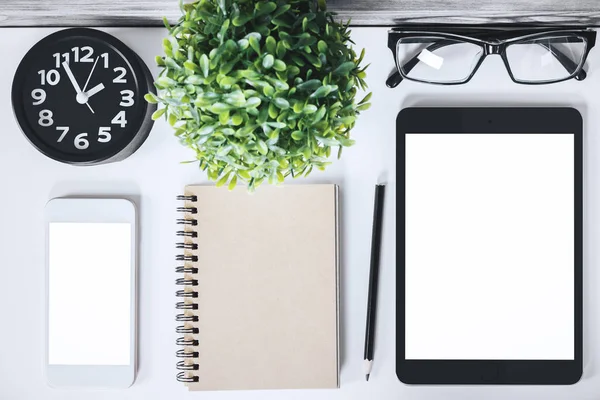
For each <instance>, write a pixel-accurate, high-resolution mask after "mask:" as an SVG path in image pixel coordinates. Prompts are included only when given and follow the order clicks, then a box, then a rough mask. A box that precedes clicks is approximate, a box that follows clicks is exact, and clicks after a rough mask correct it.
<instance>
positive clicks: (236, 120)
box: [231, 113, 244, 126]
mask: <svg viewBox="0 0 600 400" xmlns="http://www.w3.org/2000/svg"><path fill="white" fill-rule="evenodd" d="M242 122H244V117H242V116H241V115H240V114H237V113H236V114H233V117H231V124H232V125H233V126H240V125H241V124H242Z"/></svg>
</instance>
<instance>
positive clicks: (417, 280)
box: [405, 134, 575, 360]
mask: <svg viewBox="0 0 600 400" xmlns="http://www.w3.org/2000/svg"><path fill="white" fill-rule="evenodd" d="M574 142H575V138H574V135H572V134H407V135H406V148H405V149H406V150H405V151H406V170H405V178H406V186H405V198H406V203H405V207H406V209H405V215H406V219H405V240H406V242H405V246H406V253H405V257H406V258H405V285H406V287H405V294H406V297H405V327H406V328H405V356H406V359H414V360H423V359H428V360H435V359H439V360H443V359H445V360H451V359H454V360H573V359H574V353H575V350H574V349H575V338H574V335H575V320H574V313H575V311H574V310H575V304H574V279H575V278H574V276H575V275H574V274H575V261H574V259H575V253H574V252H575V244H574V242H575V239H574V222H575V216H574V214H575V209H574V190H575V186H574V183H575V182H574V174H575V171H574V146H575V144H574Z"/></svg>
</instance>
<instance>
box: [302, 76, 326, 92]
mask: <svg viewBox="0 0 600 400" xmlns="http://www.w3.org/2000/svg"><path fill="white" fill-rule="evenodd" d="M321 86H322V83H321V81H320V80H318V79H311V80H309V81H306V82H303V83H301V84H299V85H297V86H296V87H297V88H298V90H308V91H311V92H312V91H315V90H317V89H318V88H320V87H321Z"/></svg>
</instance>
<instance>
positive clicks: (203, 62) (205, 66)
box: [200, 54, 209, 78]
mask: <svg viewBox="0 0 600 400" xmlns="http://www.w3.org/2000/svg"><path fill="white" fill-rule="evenodd" d="M200 69H201V70H202V74H203V75H204V77H205V78H206V77H208V70H209V61H208V57H207V56H206V54H202V56H201V57H200Z"/></svg>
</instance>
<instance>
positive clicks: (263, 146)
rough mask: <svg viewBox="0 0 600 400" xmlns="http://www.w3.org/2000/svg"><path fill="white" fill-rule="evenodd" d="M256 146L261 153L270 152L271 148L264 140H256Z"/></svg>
mask: <svg viewBox="0 0 600 400" xmlns="http://www.w3.org/2000/svg"><path fill="white" fill-rule="evenodd" d="M256 147H257V148H258V152H259V153H260V154H262V155H263V156H264V155H266V154H267V153H268V152H269V148H268V147H267V144H266V143H265V142H263V141H262V140H259V141H258V142H256Z"/></svg>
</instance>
